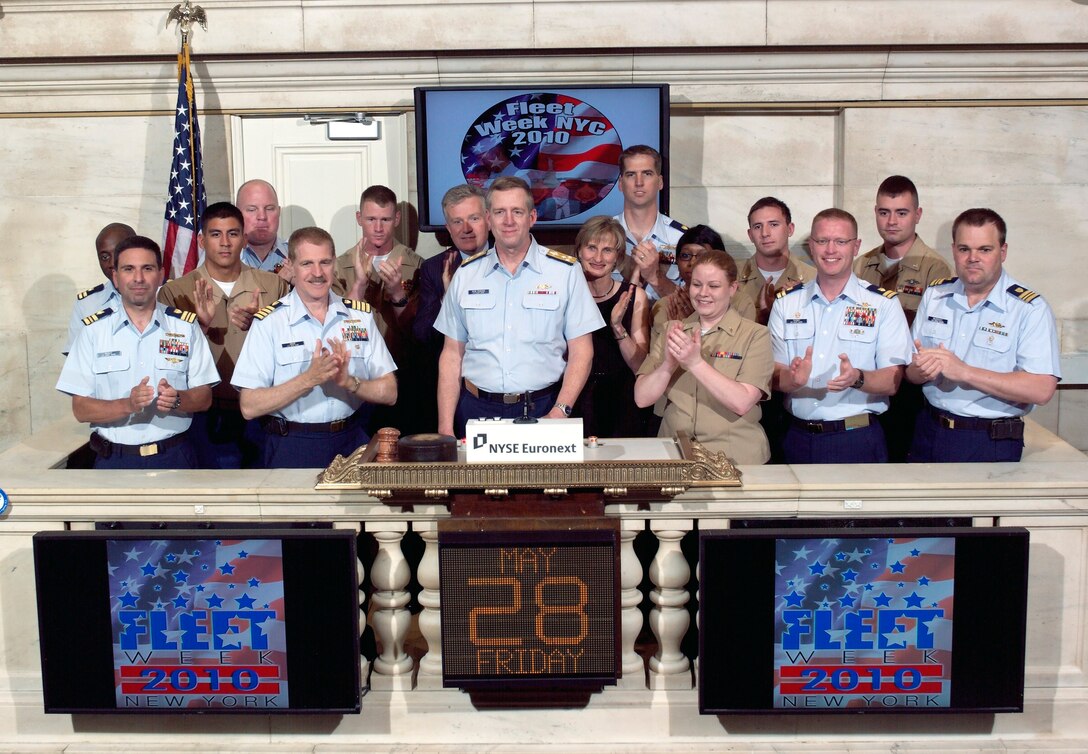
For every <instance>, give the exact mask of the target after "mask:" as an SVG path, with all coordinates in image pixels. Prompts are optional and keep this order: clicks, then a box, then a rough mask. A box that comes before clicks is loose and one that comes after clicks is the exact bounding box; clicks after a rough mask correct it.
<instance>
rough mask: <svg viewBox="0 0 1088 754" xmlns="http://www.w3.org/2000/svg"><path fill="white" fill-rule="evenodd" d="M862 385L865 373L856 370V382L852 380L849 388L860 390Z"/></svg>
mask: <svg viewBox="0 0 1088 754" xmlns="http://www.w3.org/2000/svg"><path fill="white" fill-rule="evenodd" d="M864 384H865V372H863V371H861V370H860V369H859V370H858V378H857V379H856V380H854V384H853V385H851V386H850V387H852V388H854V389H855V390H861V386H862V385H864Z"/></svg>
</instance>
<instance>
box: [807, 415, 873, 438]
mask: <svg viewBox="0 0 1088 754" xmlns="http://www.w3.org/2000/svg"><path fill="white" fill-rule="evenodd" d="M869 416H870V414H858V415H857V416H848V417H846V418H845V419H837V420H834V421H817V420H809V419H798V418H797V417H796V416H794V417H792V418H793V425H794V426H795V427H800V428H801V429H803V430H805V431H806V432H808V433H809V434H812V435H822V434H829V433H831V432H845V431H847V430H850V429H861V428H862V427H868V426H869Z"/></svg>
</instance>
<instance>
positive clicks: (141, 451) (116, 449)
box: [91, 432, 188, 458]
mask: <svg viewBox="0 0 1088 754" xmlns="http://www.w3.org/2000/svg"><path fill="white" fill-rule="evenodd" d="M187 440H188V435H187V434H186V433H185V432H182V433H180V434H177V435H174V436H173V437H167V438H166V439H165V440H159V441H158V442H148V443H144V444H143V445H123V444H121V443H119V442H113V441H112V440H107V439H106V438H105V437H103V436H102V435H100V434H99V433H97V432H94V433H92V435H91V447H92V448H94V449H95V452H96V453H98V454H99V455H101V456H102V457H103V458H109V457H110V455H111V454H113V453H116V454H117V455H119V456H144V457H146V456H157V455H158V454H159V453H165V452H166V451H168V450H170V448H173V447H175V446H177V445H181V444H182V443H183V442H186V441H187ZM99 449H102V450H104V451H107V452H106V453H102V452H100V450H99Z"/></svg>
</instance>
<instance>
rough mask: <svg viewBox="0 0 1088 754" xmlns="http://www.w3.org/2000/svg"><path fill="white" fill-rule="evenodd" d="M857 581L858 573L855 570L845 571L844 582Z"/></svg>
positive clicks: (843, 573)
mask: <svg viewBox="0 0 1088 754" xmlns="http://www.w3.org/2000/svg"><path fill="white" fill-rule="evenodd" d="M857 579H858V572H857V571H855V570H854V569H853V568H847V569H846V570H845V571H843V572H842V580H843V581H857Z"/></svg>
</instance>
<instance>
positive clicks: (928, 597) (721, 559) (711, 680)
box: [699, 527, 1028, 715]
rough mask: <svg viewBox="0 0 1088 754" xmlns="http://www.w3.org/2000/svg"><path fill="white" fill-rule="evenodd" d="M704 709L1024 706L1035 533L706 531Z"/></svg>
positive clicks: (702, 587)
mask: <svg viewBox="0 0 1088 754" xmlns="http://www.w3.org/2000/svg"><path fill="white" fill-rule="evenodd" d="M699 563H700V568H699V572H700V584H699V644H700V647H699V711H700V712H701V713H703V714H718V715H722V714H761V713H773V714H794V713H802V714H804V713H808V714H811V713H824V714H828V713H830V714H844V713H845V714H848V713H874V712H894V713H949V712H1022V711H1023V708H1024V648H1025V636H1026V625H1027V617H1026V616H1027V583H1028V532H1027V530H1026V529H1020V528H976V529H972V528H962V527H950V528H925V529H917V528H916V529H892V530H889V529H863V528H862V529H852V528H850V529H847V528H844V529H820V530H818V531H812V530H809V531H804V530H798V529H777V530H776V529H762V530H743V531H736V530H728V531H713V532H703V533H702V534H701V535H700V558H699Z"/></svg>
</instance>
